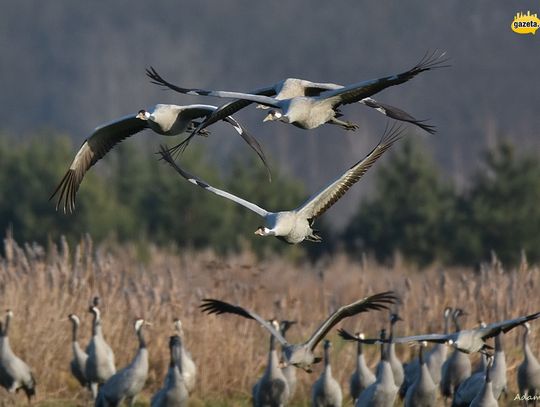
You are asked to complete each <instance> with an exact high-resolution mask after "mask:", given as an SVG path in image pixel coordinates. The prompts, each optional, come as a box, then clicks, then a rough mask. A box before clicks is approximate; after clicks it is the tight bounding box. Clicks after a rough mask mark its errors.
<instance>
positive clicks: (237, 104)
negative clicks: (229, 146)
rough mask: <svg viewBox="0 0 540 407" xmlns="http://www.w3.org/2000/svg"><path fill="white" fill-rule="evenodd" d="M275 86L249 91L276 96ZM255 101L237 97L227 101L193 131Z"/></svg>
mask: <svg viewBox="0 0 540 407" xmlns="http://www.w3.org/2000/svg"><path fill="white" fill-rule="evenodd" d="M274 86H275V85H273V86H269V87H266V88H261V89H257V90H254V91H253V92H249V93H251V94H253V95H261V96H275V94H276V91H275V89H274ZM252 103H254V102H253V101H251V100H246V99H237V100H233V101H232V102H229V103H225V104H224V105H221V106H220V107H218V108H217V109H216V110H214V112H212V114H211V115H210V116H208V117H207V118H206V119H205V120H204V121H203V122H202V123H201V124H200V125H199V126H197V128H196V129H195V130H194V131H193V134H197V133H199V132H200V131H201V130H203V129H205V128H206V127H208V126H210V125H212V124H214V123H216V122H218V121H220V120H223V119H224V118H225V117H227V116H230V115H232V114H234V113H236V112H238V111H239V110H241V109H243V108H244V107H247V106H249V105H250V104H252Z"/></svg>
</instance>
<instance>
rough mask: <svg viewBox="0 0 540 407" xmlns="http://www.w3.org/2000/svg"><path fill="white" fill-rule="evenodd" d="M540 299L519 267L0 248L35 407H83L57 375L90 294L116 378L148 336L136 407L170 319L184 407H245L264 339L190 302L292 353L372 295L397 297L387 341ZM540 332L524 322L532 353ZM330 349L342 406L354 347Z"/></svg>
mask: <svg viewBox="0 0 540 407" xmlns="http://www.w3.org/2000/svg"><path fill="white" fill-rule="evenodd" d="M396 263H399V261H397V262H396ZM539 287H540V273H539V270H538V268H536V267H529V266H528V265H527V264H526V261H523V262H522V265H521V266H520V267H519V269H517V270H503V268H502V266H501V265H500V264H499V263H498V262H497V261H493V262H492V263H491V264H487V265H484V266H482V267H481V269H480V271H479V272H474V271H473V270H472V269H452V270H444V271H443V270H440V269H437V268H436V267H434V268H432V269H427V270H423V271H419V270H415V269H409V268H408V267H406V266H404V265H399V264H396V265H394V266H393V267H392V268H387V267H383V266H380V265H377V264H373V263H372V262H370V261H365V262H364V263H363V264H360V263H355V262H351V261H350V260H349V259H348V258H346V257H345V256H337V257H333V258H328V259H325V260H324V261H322V262H320V263H319V264H316V265H311V264H293V263H289V262H286V261H284V260H281V259H280V258H278V257H275V258H269V259H266V260H265V261H262V262H261V261H258V260H257V258H256V257H255V256H254V255H252V254H251V253H243V254H242V255H237V256H234V257H227V258H223V257H218V256H217V255H215V254H214V253H212V252H208V251H207V252H189V251H182V252H178V250H177V249H174V248H171V249H169V250H164V249H158V248H156V247H145V248H140V247H136V246H116V245H111V246H107V245H102V246H100V247H94V246H93V244H92V241H91V240H90V239H87V240H85V241H82V242H81V243H80V244H79V245H77V247H68V246H67V244H66V243H65V242H61V243H60V244H59V246H56V245H54V244H51V245H50V247H49V248H48V249H44V248H42V247H39V246H32V245H22V246H21V245H18V244H17V243H16V242H14V241H13V240H12V239H11V238H9V237H7V238H6V239H5V241H4V257H0V307H2V309H5V308H11V309H13V311H14V319H13V324H12V326H11V332H10V340H11V345H12V348H13V349H14V351H15V352H16V353H17V354H18V355H19V356H21V357H22V358H23V359H24V360H25V361H27V363H28V364H29V365H30V366H31V367H32V368H33V370H34V372H35V375H36V378H37V381H38V393H37V401H38V402H40V403H43V405H60V404H62V405H65V404H69V405H72V404H78V405H81V404H84V403H83V402H84V400H85V398H86V397H87V394H86V391H84V390H82V389H81V388H80V387H79V386H78V384H77V382H76V381H75V380H74V379H73V378H72V377H71V375H70V372H69V361H70V360H71V355H72V354H71V347H70V338H71V335H70V332H71V325H70V323H69V322H68V319H67V315H68V314H69V313H76V314H78V315H79V316H80V317H81V321H82V323H81V332H80V336H81V338H80V341H81V343H82V344H83V346H86V343H87V342H88V339H89V335H90V329H91V328H90V327H91V317H90V314H89V313H88V311H87V309H88V305H89V303H90V300H91V298H92V297H93V296H94V295H99V296H100V297H101V299H102V306H101V309H102V315H103V320H104V322H103V325H104V333H105V338H106V340H107V341H108V342H109V344H110V345H111V347H112V348H113V350H114V352H115V354H116V360H117V367H123V366H125V365H126V363H128V361H129V360H130V359H131V358H132V356H133V355H134V353H135V352H136V348H137V341H136V338H135V335H134V332H133V327H132V322H133V320H134V318H135V317H138V316H142V317H144V318H146V319H147V320H149V321H150V322H151V323H152V324H153V325H152V326H151V327H149V328H148V329H147V331H146V337H147V340H148V347H149V352H150V373H149V377H148V381H147V385H146V387H145V391H144V393H143V394H142V395H141V397H140V400H141V401H144V402H146V401H147V400H149V398H150V397H151V395H152V393H153V392H154V391H155V390H156V389H157V388H159V387H160V385H161V383H162V380H163V377H164V374H165V371H166V365H167V362H168V349H167V342H168V336H169V335H171V334H172V320H173V318H174V317H179V318H180V319H181V320H182V322H183V325H184V332H185V344H186V346H187V347H188V349H189V350H190V351H191V353H192V354H193V357H194V359H195V361H196V363H197V365H198V369H199V373H198V383H197V388H196V391H195V394H194V396H193V403H192V405H193V406H203V405H207V406H218V405H229V406H244V405H249V397H250V393H251V386H252V385H253V383H254V382H255V381H256V378H257V377H258V376H259V375H260V374H261V372H262V370H263V369H264V366H265V363H266V351H267V347H268V335H266V334H265V333H264V332H263V330H262V329H261V328H259V327H258V326H257V324H256V323H253V322H251V321H247V320H243V319H241V318H237V317H234V316H223V317H215V316H206V315H203V314H202V313H201V312H200V311H199V310H198V306H199V304H200V302H201V299H202V298H205V297H212V298H220V299H224V300H227V301H230V302H233V303H238V304H241V305H243V306H246V307H249V308H252V309H253V310H256V311H257V312H258V313H260V314H261V315H263V316H265V317H268V318H270V317H277V318H287V319H294V320H297V321H298V322H299V323H298V324H297V325H295V326H294V327H293V328H292V329H291V330H290V332H289V334H288V335H289V339H290V340H291V341H300V340H302V339H304V338H306V336H307V335H309V334H311V332H312V331H313V330H314V329H315V328H316V327H317V326H318V324H319V323H320V322H321V321H322V319H324V318H325V317H326V316H327V314H328V313H329V312H330V311H331V310H334V309H335V308H337V307H338V306H340V305H342V304H346V303H349V302H352V301H353V300H356V299H358V298H360V297H363V296H365V295H368V294H372V293H375V292H379V291H386V290H395V291H396V292H397V293H398V294H399V295H400V296H401V298H402V299H403V305H402V306H401V307H400V308H399V313H400V315H401V316H402V317H403V319H404V320H405V321H404V322H403V323H401V324H398V325H397V334H398V335H402V334H403V335H406V334H413V333H414V334H415V333H422V332H433V331H441V330H442V312H443V308H444V307H445V306H460V307H463V308H464V309H466V310H467V312H469V314H470V316H469V317H468V319H467V321H466V323H465V326H466V327H472V326H474V325H476V324H477V321H478V320H480V319H481V320H484V321H487V322H490V321H495V320H499V319H504V318H511V317H515V316H518V315H522V314H527V313H531V312H534V311H538V310H539V309H540V300H539V299H538V298H539V297H538V290H539ZM0 315H2V318H3V314H0ZM387 317H388V315H387V313H381V312H373V313H369V314H365V315H359V316H357V317H353V318H350V319H349V320H347V321H345V322H344V323H342V324H341V325H340V326H342V327H344V328H346V329H349V330H352V331H356V330H361V331H363V332H365V333H366V335H367V336H373V335H377V332H378V330H379V329H380V328H382V327H383V325H386V321H387ZM539 326H540V324H539V323H536V324H533V334H532V341H533V350H534V351H535V352H537V351H538V343H539V342H538V341H537V340H536V338H537V337H538V335H537V334H538V327H539ZM521 333H522V330H521V329H516V330H515V331H513V332H511V333H509V334H508V335H506V337H505V341H504V342H505V343H504V346H505V350H506V352H507V363H508V375H509V386H510V395H511V396H512V398H513V396H514V395H515V389H516V378H515V377H516V369H517V366H518V364H519V363H521V359H522V355H521V351H520V342H521V339H520V338H521ZM330 339H332V341H333V343H334V348H333V352H332V357H333V360H332V363H333V365H334V368H333V371H334V375H335V376H336V377H337V378H338V380H339V381H340V383H341V384H342V386H343V390H344V394H345V395H347V397H346V400H347V403H348V404H347V405H350V401H349V398H348V378H349V375H350V373H351V372H352V370H353V368H354V367H353V365H354V354H355V346H354V345H352V344H346V343H344V342H343V341H341V340H340V339H339V338H337V336H336V332H335V330H334V331H333V332H332V333H331V336H330ZM397 350H398V354H399V355H400V357H401V358H402V360H408V359H409V358H410V357H411V356H412V354H413V353H414V349H413V348H410V347H408V346H403V347H400V348H398V349H397ZM319 353H322V351H321V350H320V349H319ZM377 359H378V351H377V349H369V350H368V355H367V360H368V362H369V363H370V365H371V366H374V365H375V364H376V363H377ZM475 360H476V358H475ZM319 372H320V367H317V368H316V370H315V372H314V373H313V374H311V375H308V374H307V373H303V372H301V371H298V377H299V380H300V383H299V386H298V389H297V393H296V397H295V405H298V406H300V405H307V403H306V400H308V395H309V389H310V386H311V383H312V382H313V381H314V380H315V379H316V378H317V376H318V374H319ZM0 400H4V401H5V402H6V403H7V404H13V403H17V404H23V403H24V396H23V395H22V394H20V395H18V396H16V397H11V396H8V395H7V393H6V392H5V391H4V390H3V389H0ZM57 400H62V403H60V402H58V403H57V402H55V401H57ZM217 400H221V403H219V402H218V401H217ZM501 405H502V404H501Z"/></svg>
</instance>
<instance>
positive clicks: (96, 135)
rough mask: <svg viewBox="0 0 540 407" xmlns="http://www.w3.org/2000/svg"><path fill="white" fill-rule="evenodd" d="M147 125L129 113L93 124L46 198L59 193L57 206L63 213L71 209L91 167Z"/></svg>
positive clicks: (71, 210) (73, 207)
mask: <svg viewBox="0 0 540 407" xmlns="http://www.w3.org/2000/svg"><path fill="white" fill-rule="evenodd" d="M146 127H147V125H146V122H145V121H144V120H140V119H137V118H136V117H135V116H133V115H130V116H125V117H123V118H121V119H119V120H115V121H114V122H111V123H108V124H105V125H103V126H100V127H98V128H96V129H95V130H94V132H93V133H92V135H91V136H90V137H89V138H87V139H86V140H85V141H84V143H83V144H82V146H81V148H80V149H79V151H78V152H77V154H76V155H75V158H74V159H73V161H72V162H71V165H70V166H69V169H68V170H67V172H66V174H65V175H64V177H63V178H62V180H61V181H60V183H59V184H58V186H57V187H56V189H55V190H54V192H53V193H52V195H51V197H50V198H49V200H51V199H53V198H54V197H55V196H56V195H57V194H58V201H57V203H56V210H58V208H60V207H61V208H62V210H63V211H64V213H67V212H70V213H71V212H73V211H74V210H75V195H76V194H77V190H78V189H79V186H80V184H81V182H82V180H83V178H84V175H85V174H86V172H87V171H88V170H89V169H90V167H92V166H93V165H94V164H95V163H96V162H97V161H99V160H100V159H101V158H103V157H104V156H105V154H107V152H109V150H111V148H113V147H114V146H115V145H116V144H118V143H120V142H121V141H122V140H124V139H126V138H127V137H130V136H132V135H134V134H136V133H138V132H140V131H142V130H144V129H145V128H146Z"/></svg>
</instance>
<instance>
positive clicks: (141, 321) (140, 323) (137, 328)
mask: <svg viewBox="0 0 540 407" xmlns="http://www.w3.org/2000/svg"><path fill="white" fill-rule="evenodd" d="M145 322H146V321H145V320H144V319H142V318H137V319H136V320H135V332H139V331H140V330H141V328H142V327H143V325H145Z"/></svg>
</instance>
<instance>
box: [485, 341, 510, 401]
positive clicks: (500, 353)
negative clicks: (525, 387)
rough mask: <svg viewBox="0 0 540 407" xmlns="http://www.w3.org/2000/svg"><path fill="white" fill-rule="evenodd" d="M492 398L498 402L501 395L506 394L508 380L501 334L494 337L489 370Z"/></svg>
mask: <svg viewBox="0 0 540 407" xmlns="http://www.w3.org/2000/svg"><path fill="white" fill-rule="evenodd" d="M489 374H490V377H491V383H492V387H493V396H494V397H495V398H496V399H497V400H499V399H500V397H501V394H502V393H505V394H507V391H508V379H507V377H506V355H505V353H504V348H503V334H502V333H500V334H499V335H497V336H496V337H495V356H494V357H493V365H492V366H491V369H490V372H489Z"/></svg>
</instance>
